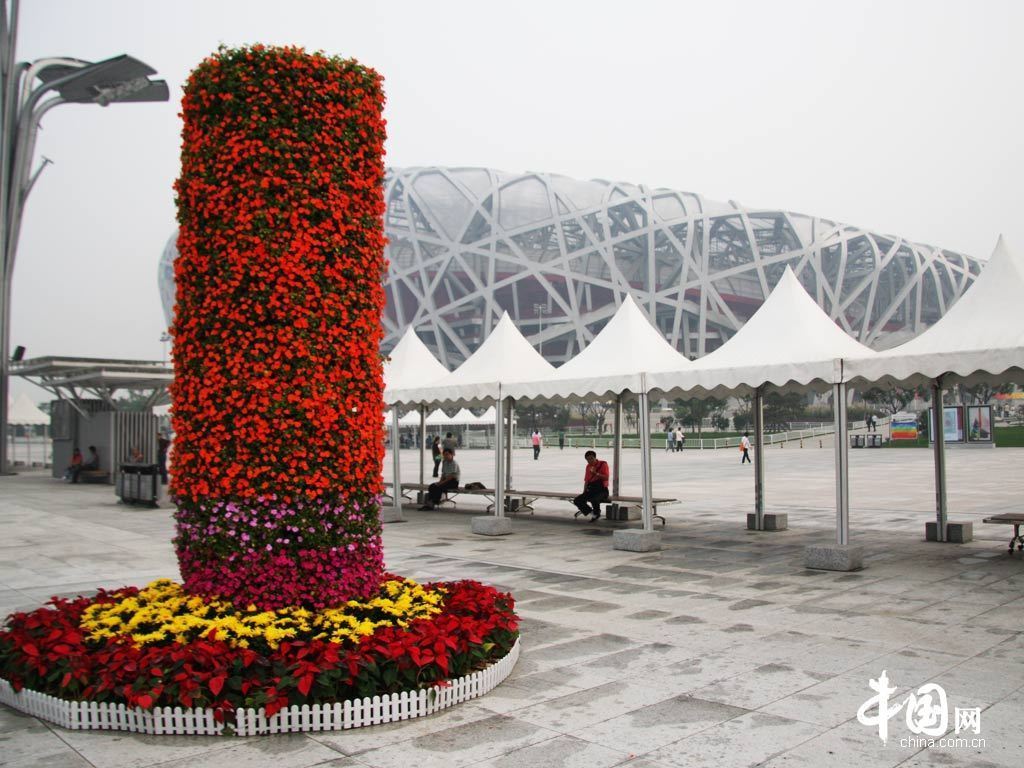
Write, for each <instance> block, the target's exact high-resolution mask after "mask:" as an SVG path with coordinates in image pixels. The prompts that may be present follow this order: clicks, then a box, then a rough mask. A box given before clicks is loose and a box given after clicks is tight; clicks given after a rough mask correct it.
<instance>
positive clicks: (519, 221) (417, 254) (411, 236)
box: [160, 167, 982, 368]
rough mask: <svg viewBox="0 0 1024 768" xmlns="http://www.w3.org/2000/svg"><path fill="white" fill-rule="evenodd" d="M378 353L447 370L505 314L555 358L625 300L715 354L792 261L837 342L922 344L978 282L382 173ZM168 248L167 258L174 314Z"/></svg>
mask: <svg viewBox="0 0 1024 768" xmlns="http://www.w3.org/2000/svg"><path fill="white" fill-rule="evenodd" d="M386 185H387V189H386V199H387V214H386V219H385V230H386V232H387V236H388V240H389V244H388V254H387V255H388V259H389V262H390V267H389V271H388V276H387V282H386V290H387V299H388V303H387V308H386V310H385V317H384V322H385V326H386V331H387V335H386V338H385V342H384V349H385V351H386V350H388V349H390V348H391V347H392V346H394V344H396V343H397V342H398V339H399V338H400V336H401V334H402V333H403V332H404V331H405V329H406V327H408V326H409V325H412V326H414V327H415V329H416V331H417V332H418V334H419V335H420V337H421V338H422V339H423V341H424V342H425V343H426V344H427V346H429V347H431V348H432V349H433V351H434V352H435V354H436V355H437V356H438V358H439V359H440V360H441V361H442V362H443V363H445V364H446V365H447V366H448V367H449V368H454V367H455V366H457V365H458V364H459V363H461V362H462V361H463V360H464V359H465V358H466V357H467V356H468V355H470V354H471V353H472V352H473V351H474V350H475V349H476V348H477V347H478V346H479V345H480V344H481V343H482V341H483V340H484V339H485V338H487V335H488V334H489V333H490V330H491V328H492V327H493V325H494V324H495V323H496V322H497V321H498V319H499V318H500V317H501V313H502V312H503V311H507V312H508V313H509V314H510V315H511V316H512V318H513V320H515V321H516V323H517V325H518V326H519V328H520V330H521V331H522V332H523V333H524V334H525V335H526V337H527V338H528V339H529V340H530V341H531V343H534V344H535V345H537V346H538V347H539V348H541V350H542V352H543V354H544V356H545V357H546V358H548V359H549V360H550V361H552V362H554V363H559V362H563V361H565V360H568V359H569V358H571V357H572V356H573V355H575V354H576V353H578V352H579V351H580V350H581V349H582V348H583V347H584V346H586V344H587V343H588V342H589V341H590V339H592V338H593V337H594V335H595V334H597V333H598V332H599V331H600V330H601V328H603V327H604V324H605V323H606V322H607V321H608V320H609V319H610V318H611V316H612V315H613V314H614V313H615V310H616V309H617V308H618V305H619V303H620V302H621V301H622V298H623V297H624V296H625V295H626V294H627V293H630V294H632V295H633V297H634V298H635V299H636V301H637V303H638V304H639V305H640V306H641V307H643V308H644V309H645V311H646V312H647V314H648V316H649V317H650V318H651V319H652V321H653V322H654V323H655V324H656V325H657V327H658V328H660V329H661V331H662V332H663V333H664V334H665V337H666V338H667V339H668V340H669V342H670V343H672V344H673V345H674V346H675V347H676V348H677V349H679V350H680V351H681V352H682V353H684V354H686V355H687V356H689V357H699V356H701V355H704V354H706V353H708V352H710V351H712V350H713V349H715V348H717V347H718V346H720V345H721V344H723V343H724V342H725V341H726V340H728V338H729V337H730V336H731V335H732V334H733V333H735V332H736V330H737V329H739V328H740V327H741V326H742V325H743V323H744V322H745V321H746V320H747V319H748V318H749V317H750V316H751V315H752V314H753V313H754V312H755V311H756V310H757V308H758V307H759V306H760V305H761V302H763V301H764V299H765V297H766V296H767V295H768V294H769V293H770V292H771V289H772V288H773V287H774V286H775V284H776V282H778V280H779V278H780V277H781V276H782V273H783V271H784V270H785V268H786V266H787V265H789V266H792V267H793V269H794V271H795V272H796V274H797V276H798V277H799V279H800V281H801V283H802V284H803V285H804V287H805V288H806V289H807V291H808V292H809V293H810V295H811V296H813V297H814V298H815V299H816V300H817V302H818V304H819V305H820V306H821V307H822V309H824V310H825V311H826V312H827V313H828V314H829V316H830V317H832V318H833V319H834V320H835V321H836V322H837V323H838V324H839V325H840V327H842V328H843V329H844V330H845V331H846V332H847V333H849V334H850V335H851V336H853V337H855V338H857V339H858V340H860V341H861V342H863V343H865V344H868V345H869V346H873V347H876V348H883V347H887V346H892V345H893V344H896V343H899V342H901V341H904V340H906V339H907V338H909V337H911V336H913V335H916V334H917V333H920V332H921V331H922V330H924V328H926V327H927V326H929V325H931V324H932V323H934V322H935V321H936V320H938V318H939V317H941V316H942V315H943V313H944V312H945V311H946V309H947V308H949V307H950V306H951V305H952V303H953V302H955V301H956V299H958V298H959V297H960V295H961V294H962V293H963V292H964V290H965V289H966V288H967V287H968V286H969V285H970V284H971V282H972V281H973V279H974V277H975V276H977V275H978V274H979V273H980V270H981V267H982V263H981V262H979V261H978V260H977V259H973V258H971V257H968V256H964V255H963V254H959V253H954V252H951V251H945V250H942V249H939V248H934V247H932V246H927V245H921V244H918V243H911V242H908V241H906V240H903V239H901V238H899V237H894V236H887V235H879V234H875V233H872V232H867V231H865V230H863V229H858V228H857V227H852V226H849V225H846V224H840V223H837V222H834V221H829V220H826V219H820V218H815V217H811V216H806V215H803V214H798V213H791V212H787V211H777V210H764V209H747V208H744V207H743V206H741V205H739V204H738V203H735V202H729V203H720V202H714V201H710V200H706V199H705V198H703V197H701V196H700V195H696V194H693V193H690V192H679V191H675V190H669V189H652V188H649V187H645V186H637V185H633V184H626V183H620V182H614V183H613V182H607V181H601V180H594V181H579V180H575V179H570V178H567V177H564V176H558V175H554V174H544V173H526V174H509V173H505V172H502V171H496V170H492V169H487V168H439V167H429V168H392V169H390V170H389V172H388V176H387V180H386ZM174 240H175V238H173V237H172V238H171V240H170V241H169V242H168V244H167V247H166V248H165V250H164V255H163V258H162V260H161V274H160V286H161V295H162V298H163V301H164V308H165V313H166V314H167V315H168V317H169V316H170V308H171V306H172V305H173V295H174V286H173V270H172V263H173V259H174V258H175V256H176V255H177V254H176V249H175V245H174Z"/></svg>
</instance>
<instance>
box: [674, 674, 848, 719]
mask: <svg viewBox="0 0 1024 768" xmlns="http://www.w3.org/2000/svg"><path fill="white" fill-rule="evenodd" d="M826 679H828V675H824V674H821V673H817V672H807V671H805V670H802V669H797V668H795V667H791V666H789V665H788V664H775V663H771V664H762V665H761V666H759V667H755V668H754V669H753V670H751V671H750V672H749V673H747V674H743V675H737V676H735V677H730V678H728V679H727V680H722V681H720V682H717V683H712V684H711V685H709V686H705V687H704V688H698V689H697V690H695V691H694V692H693V695H694V696H696V697H697V698H701V699H709V700H711V701H719V702H722V703H723V704H731V705H733V706H736V707H743V708H744V709H759V708H760V707H763V706H764V705H765V704H768V703H769V702H772V701H776V700H778V699H781V698H783V697H785V696H789V695H791V694H793V693H796V692H797V691H802V690H804V689H805V688H810V687H812V686H815V685H817V684H818V683H820V682H822V681H824V680H826Z"/></svg>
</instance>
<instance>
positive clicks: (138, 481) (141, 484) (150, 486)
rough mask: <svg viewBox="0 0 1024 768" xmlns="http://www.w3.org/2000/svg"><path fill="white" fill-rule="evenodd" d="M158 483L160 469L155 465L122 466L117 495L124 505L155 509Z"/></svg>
mask: <svg viewBox="0 0 1024 768" xmlns="http://www.w3.org/2000/svg"><path fill="white" fill-rule="evenodd" d="M159 482H160V467H159V465H157V464H122V465H121V471H120V477H119V478H118V482H117V495H118V497H119V498H120V499H121V501H122V502H123V503H125V504H148V505H149V506H151V507H155V506H156V505H157V504H156V500H157V494H158V493H159Z"/></svg>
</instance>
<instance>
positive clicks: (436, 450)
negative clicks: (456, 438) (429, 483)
mask: <svg viewBox="0 0 1024 768" xmlns="http://www.w3.org/2000/svg"><path fill="white" fill-rule="evenodd" d="M430 457H431V458H432V459H433V460H434V475H433V476H434V477H437V468H438V467H440V466H441V436H440V435H434V442H432V443H431V444H430Z"/></svg>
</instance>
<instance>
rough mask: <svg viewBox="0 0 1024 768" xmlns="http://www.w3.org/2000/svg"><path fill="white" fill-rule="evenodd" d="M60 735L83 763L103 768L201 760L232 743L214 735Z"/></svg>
mask: <svg viewBox="0 0 1024 768" xmlns="http://www.w3.org/2000/svg"><path fill="white" fill-rule="evenodd" d="M59 735H60V738H61V739H62V740H63V741H65V742H66V743H67V744H68V745H70V746H71V747H72V748H73V749H74V750H75V751H76V752H78V753H79V754H80V755H82V757H84V758H85V759H86V760H88V761H89V762H91V763H93V764H94V765H97V766H103V767H104V768H148V767H149V766H153V765H157V764H159V763H166V762H171V761H174V760H183V759H188V760H200V759H205V756H206V755H207V754H209V753H212V752H219V751H220V750H223V749H226V748H228V747H230V746H232V740H230V739H226V738H217V737H213V736H204V737H195V736H143V735H141V734H137V733H120V732H113V733H104V732H102V731H66V730H63V729H61V730H59Z"/></svg>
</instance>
